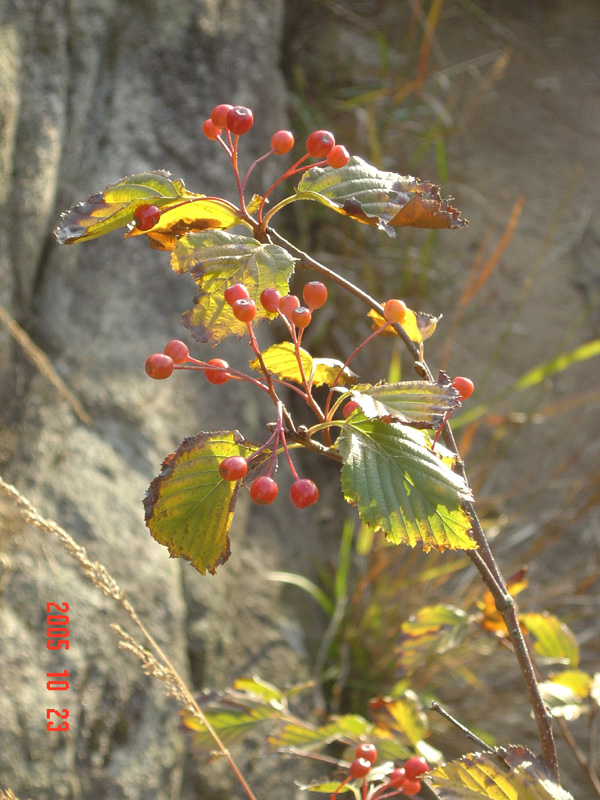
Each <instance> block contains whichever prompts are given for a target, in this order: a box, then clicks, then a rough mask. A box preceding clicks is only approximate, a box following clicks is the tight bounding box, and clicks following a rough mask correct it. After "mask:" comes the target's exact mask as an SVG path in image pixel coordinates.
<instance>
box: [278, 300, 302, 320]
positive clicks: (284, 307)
mask: <svg viewBox="0 0 600 800" xmlns="http://www.w3.org/2000/svg"><path fill="white" fill-rule="evenodd" d="M299 305H300V300H298V298H297V297H296V295H295V294H284V295H283V297H282V298H281V299H280V301H279V304H278V306H277V307H278V309H279V311H280V312H281V313H282V314H283V316H284V317H285V318H286V319H289V320H290V322H291V321H292V312H293V310H294V309H295V308H298V306H299Z"/></svg>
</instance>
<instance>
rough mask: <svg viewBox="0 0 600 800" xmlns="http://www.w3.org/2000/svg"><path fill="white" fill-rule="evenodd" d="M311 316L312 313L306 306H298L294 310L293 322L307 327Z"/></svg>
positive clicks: (297, 325)
mask: <svg viewBox="0 0 600 800" xmlns="http://www.w3.org/2000/svg"><path fill="white" fill-rule="evenodd" d="M311 318H312V314H311V313H310V311H309V310H308V308H306V307H305V306H298V307H297V308H295V309H294V310H293V311H292V322H293V323H294V325H295V326H296V327H297V328H306V327H307V326H308V325H310V320H311Z"/></svg>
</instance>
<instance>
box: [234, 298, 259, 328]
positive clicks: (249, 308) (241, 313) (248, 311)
mask: <svg viewBox="0 0 600 800" xmlns="http://www.w3.org/2000/svg"><path fill="white" fill-rule="evenodd" d="M232 308H233V316H234V317H235V318H236V319H239V320H240V322H252V320H253V319H254V317H255V316H256V303H255V302H254V300H252V298H250V297H242V298H240V299H239V300H236V301H235V303H234V304H233V306H232Z"/></svg>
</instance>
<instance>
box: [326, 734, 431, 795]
mask: <svg viewBox="0 0 600 800" xmlns="http://www.w3.org/2000/svg"><path fill="white" fill-rule="evenodd" d="M376 761H377V748H376V747H375V745H374V744H368V743H365V744H359V745H358V747H357V748H356V750H355V752H354V761H353V762H352V763H351V764H350V767H349V768H348V777H347V778H346V779H345V780H344V781H342V783H341V784H340V785H339V786H338V788H337V789H336V791H335V792H334V793H333V794H332V795H331V800H334V798H335V797H337V794H338V792H339V790H340V789H341V788H342V786H344V785H345V784H346V783H348V782H349V781H350V780H352V778H362V780H363V787H364V786H366V782H367V776H368V774H369V772H370V771H371V768H372V766H373V764H374V763H375V762H376ZM426 772H429V765H428V763H427V761H425V759H424V758H423V757H422V756H413V758H409V759H408V760H407V761H406V762H405V764H404V766H403V767H397V768H396V769H394V770H393V771H392V772H391V773H390V774H389V775H388V776H387V780H386V781H385V783H383V785H381V786H379V787H378V788H377V789H376V790H375V791H374V792H373V793H372V794H371V793H370V794H369V797H370V798H371V800H376V798H384V797H391V796H392V793H390V790H392V792H393V795H397V794H404V795H406V796H407V797H411V796H413V795H416V794H418V793H419V792H420V791H421V781H420V778H421V777H422V776H423V775H424V774H425V773H426Z"/></svg>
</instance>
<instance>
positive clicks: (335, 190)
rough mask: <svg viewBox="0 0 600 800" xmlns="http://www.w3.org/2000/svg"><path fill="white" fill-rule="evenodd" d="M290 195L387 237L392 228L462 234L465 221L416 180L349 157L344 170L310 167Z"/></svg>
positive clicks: (433, 190) (428, 186) (436, 190)
mask: <svg viewBox="0 0 600 800" xmlns="http://www.w3.org/2000/svg"><path fill="white" fill-rule="evenodd" d="M296 194H297V196H298V198H299V199H305V200H315V201H317V202H318V203H322V204H324V205H326V206H328V207H329V208H331V209H333V210H334V211H337V212H339V213H340V214H345V215H346V216H350V217H353V218H354V219H357V220H359V221H360V222H364V223H365V224H367V225H375V226H377V227H378V228H380V229H381V230H384V231H385V232H386V233H387V234H389V235H390V236H395V235H396V234H395V231H394V228H396V227H404V226H411V227H414V228H465V227H466V226H467V224H468V222H467V220H464V219H461V218H460V212H459V211H457V210H456V209H455V208H452V206H449V205H448V202H447V201H446V200H442V198H441V196H440V193H439V187H437V186H435V185H434V184H432V183H430V182H421V181H419V180H418V178H413V177H411V176H402V175H398V174H397V173H395V172H383V171H381V170H379V169H377V168H376V167H373V166H371V165H370V164H367V162H366V161H363V160H362V159H361V158H358V157H356V156H353V157H352V158H351V159H350V161H349V162H348V164H347V165H346V166H345V167H341V168H340V169H333V168H332V167H324V168H323V167H313V168H312V169H309V170H308V171H307V172H305V173H304V175H303V176H302V180H301V181H300V183H299V184H298V187H297V189H296Z"/></svg>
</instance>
